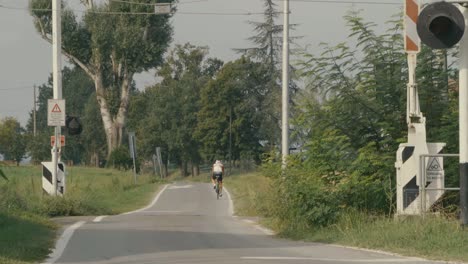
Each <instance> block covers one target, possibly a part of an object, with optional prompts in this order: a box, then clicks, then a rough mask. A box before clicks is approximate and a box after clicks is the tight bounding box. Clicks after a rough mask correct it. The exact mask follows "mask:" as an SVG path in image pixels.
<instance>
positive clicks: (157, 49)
mask: <svg viewBox="0 0 468 264" xmlns="http://www.w3.org/2000/svg"><path fill="white" fill-rule="evenodd" d="M156 2H159V1H156V0H136V1H133V2H124V1H110V2H109V3H100V2H95V1H93V0H86V1H81V3H82V4H83V6H84V7H85V8H86V11H85V13H84V15H83V16H76V15H75V13H74V12H73V10H71V9H69V8H67V7H66V6H65V8H64V12H63V15H62V18H63V20H62V21H63V30H62V32H63V35H62V40H63V43H62V48H63V49H62V52H63V54H64V55H65V56H66V57H67V58H68V59H69V60H70V61H71V62H72V63H74V64H75V65H77V66H78V67H80V68H81V69H83V71H84V72H85V73H86V74H87V75H88V76H89V77H90V78H91V79H92V80H93V82H94V88H95V91H96V94H95V95H96V99H97V102H98V104H99V109H100V114H101V118H102V122H103V126H104V131H105V133H106V141H107V155H108V156H109V155H110V153H111V152H112V150H113V149H114V148H116V147H118V146H120V144H121V143H122V138H123V136H124V135H123V132H124V127H125V124H126V118H127V114H128V104H129V100H130V94H131V93H130V88H131V83H132V80H133V76H134V74H136V73H140V72H143V71H147V70H149V69H152V68H154V67H156V66H158V65H160V63H161V62H162V55H163V54H164V52H165V50H166V48H167V47H168V45H169V42H170V40H171V35H172V28H171V26H170V24H169V17H170V16H169V15H154V14H153V12H154V3H156ZM164 2H168V3H170V2H173V1H172V0H167V1H164ZM51 5H52V3H51V1H49V0H32V1H31V3H30V6H31V10H32V11H31V13H32V15H33V17H34V24H35V25H36V29H37V31H38V32H39V34H40V35H41V36H42V38H43V39H45V40H46V41H48V42H51V34H52V25H51V21H52V19H51V17H52V14H51V11H44V10H51V7H52V6H51ZM132 13H140V15H137V14H132ZM141 13H149V14H148V15H142V14H141Z"/></svg>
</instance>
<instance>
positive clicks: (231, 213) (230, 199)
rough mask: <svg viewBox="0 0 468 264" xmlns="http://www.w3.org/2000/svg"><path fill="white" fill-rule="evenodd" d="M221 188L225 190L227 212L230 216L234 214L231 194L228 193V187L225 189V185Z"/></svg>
mask: <svg viewBox="0 0 468 264" xmlns="http://www.w3.org/2000/svg"><path fill="white" fill-rule="evenodd" d="M223 189H224V191H225V192H226V194H227V196H228V199H229V208H228V213H229V215H230V216H234V202H233V201H232V198H231V194H230V193H229V191H228V189H226V187H224V186H223Z"/></svg>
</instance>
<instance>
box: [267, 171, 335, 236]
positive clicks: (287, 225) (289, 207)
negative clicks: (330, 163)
mask: <svg viewBox="0 0 468 264" xmlns="http://www.w3.org/2000/svg"><path fill="white" fill-rule="evenodd" d="M288 165H289V166H288V168H287V169H286V170H285V171H284V174H283V175H281V174H278V173H277V174H276V177H275V184H274V185H275V186H276V187H277V188H276V190H275V191H276V192H275V194H276V199H275V201H276V202H275V204H274V210H275V214H274V215H276V217H277V218H278V219H277V220H278V221H279V224H280V228H281V229H283V231H290V230H294V231H295V232H297V231H299V232H300V231H301V230H304V229H308V228H311V227H314V226H327V225H329V224H331V223H334V222H335V221H336V219H337V216H338V213H339V210H340V206H339V205H340V204H341V199H340V193H339V192H338V191H337V190H336V189H335V188H332V187H329V186H326V185H325V184H324V183H323V181H322V179H321V178H320V177H319V176H318V175H316V174H315V172H313V171H309V170H306V169H305V168H304V167H303V166H301V165H300V163H296V164H295V162H291V163H288ZM271 169H272V167H271V166H268V165H267V166H266V170H267V171H269V170H270V171H271ZM270 175H271V174H270Z"/></svg>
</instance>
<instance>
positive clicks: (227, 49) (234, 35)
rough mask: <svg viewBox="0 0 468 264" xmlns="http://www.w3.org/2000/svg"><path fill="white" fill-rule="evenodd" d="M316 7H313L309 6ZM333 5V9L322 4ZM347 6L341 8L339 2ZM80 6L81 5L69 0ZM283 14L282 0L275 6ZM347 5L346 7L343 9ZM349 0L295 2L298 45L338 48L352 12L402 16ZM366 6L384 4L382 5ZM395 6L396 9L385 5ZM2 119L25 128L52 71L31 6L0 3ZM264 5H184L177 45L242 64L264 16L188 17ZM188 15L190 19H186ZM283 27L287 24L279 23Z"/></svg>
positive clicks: (148, 77) (23, 0)
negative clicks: (241, 55) (240, 51)
mask: <svg viewBox="0 0 468 264" xmlns="http://www.w3.org/2000/svg"><path fill="white" fill-rule="evenodd" d="M308 1H312V2H308ZM325 1H329V3H323V2H325ZM340 1H341V2H342V3H336V2H340ZM68 2H70V3H71V4H72V5H77V4H78V3H79V0H69V1H68ZM275 2H276V3H277V5H278V9H279V11H281V10H282V7H283V3H282V1H281V0H277V1H275ZM343 2H346V3H343ZM349 2H352V1H345V0H323V1H318V0H291V1H290V9H291V15H290V20H291V23H294V24H298V26H297V28H296V30H295V31H294V32H292V33H291V34H292V35H296V36H302V39H300V40H299V41H298V44H299V45H301V46H309V50H311V51H313V50H318V44H319V43H321V42H328V43H330V44H336V43H338V42H343V41H346V37H347V35H348V33H349V31H348V30H347V29H346V28H345V23H344V20H343V16H344V15H345V14H346V12H347V11H349V10H351V9H352V8H354V9H362V10H363V12H362V16H363V17H364V18H365V19H366V20H368V21H372V22H374V23H376V24H377V25H378V30H382V31H383V30H385V29H386V26H385V24H384V22H385V21H388V20H389V19H391V16H392V15H395V14H397V13H398V12H399V11H400V10H401V8H402V4H403V0H362V1H358V0H355V2H361V3H355V4H351V3H349ZM362 2H374V3H376V2H377V3H380V4H378V5H372V4H365V3H362ZM385 3H395V4H385ZM0 5H2V6H3V7H0V34H1V35H0V36H1V37H0V118H4V117H7V116H12V117H15V118H17V119H18V120H19V121H20V122H21V124H22V125H25V124H26V122H27V119H28V118H29V112H30V111H31V109H32V107H33V88H32V87H33V85H41V84H43V83H45V82H46V81H47V78H48V76H49V75H50V73H51V70H52V47H51V46H50V45H49V44H48V43H46V42H45V41H43V40H42V39H41V38H40V37H39V35H38V34H37V33H36V31H35V29H34V26H33V22H32V17H31V16H30V15H29V13H28V11H27V10H24V9H19V10H18V9H8V8H5V7H24V8H26V7H27V5H28V0H0ZM262 8H263V0H180V4H179V5H178V11H179V12H180V13H178V14H176V15H175V16H174V17H173V19H172V23H173V25H174V37H173V38H174V42H173V43H174V44H183V43H186V42H190V43H192V44H195V45H201V46H208V47H209V48H210V56H211V57H218V58H220V59H222V60H224V61H228V60H233V59H236V58H237V56H238V55H237V54H236V53H235V52H233V51H232V49H233V48H244V47H250V46H251V45H250V43H249V42H248V41H247V40H246V39H247V38H248V37H249V36H252V35H253V32H252V28H251V26H250V25H248V24H247V21H248V20H253V21H261V20H262V16H261V15H249V16H246V15H224V16H223V15H213V14H188V13H248V12H262V11H263V10H262ZM184 13H185V14H184ZM278 22H279V23H282V19H281V18H280V21H278ZM136 81H137V86H138V88H139V89H143V88H144V87H146V86H148V85H152V84H154V83H155V82H156V81H155V78H154V76H153V74H151V73H146V74H140V75H138V76H136ZM65 99H66V98H65Z"/></svg>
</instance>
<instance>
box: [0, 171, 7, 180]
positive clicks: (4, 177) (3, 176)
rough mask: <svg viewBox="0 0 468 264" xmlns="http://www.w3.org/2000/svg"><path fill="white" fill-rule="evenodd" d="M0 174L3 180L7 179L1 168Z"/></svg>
mask: <svg viewBox="0 0 468 264" xmlns="http://www.w3.org/2000/svg"><path fill="white" fill-rule="evenodd" d="M0 176H1V177H2V178H3V179H4V180H6V181H8V177H7V176H6V175H5V173H4V172H3V171H2V169H0Z"/></svg>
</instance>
